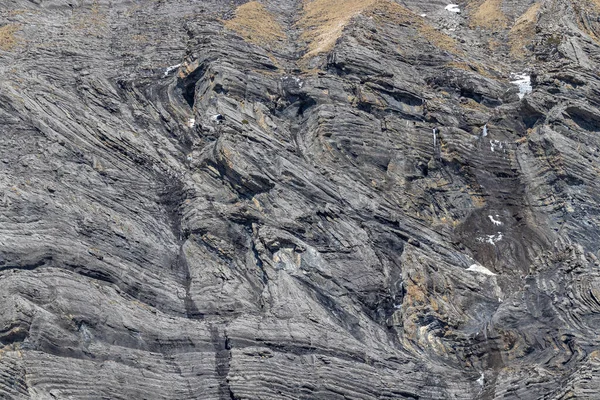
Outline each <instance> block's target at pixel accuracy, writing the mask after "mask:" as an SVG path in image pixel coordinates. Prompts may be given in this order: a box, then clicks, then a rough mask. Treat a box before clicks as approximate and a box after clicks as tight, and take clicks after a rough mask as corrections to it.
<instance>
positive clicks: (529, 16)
mask: <svg viewBox="0 0 600 400" xmlns="http://www.w3.org/2000/svg"><path fill="white" fill-rule="evenodd" d="M541 7H542V4H541V3H535V4H533V5H532V6H531V7H529V9H528V10H527V11H525V13H524V14H523V15H521V16H520V17H519V18H518V19H517V20H516V21H515V24H514V25H513V27H512V28H511V29H510V32H509V37H510V48H511V50H510V52H511V54H512V55H513V56H514V57H523V56H524V55H525V46H526V45H527V44H529V43H531V41H533V39H534V38H535V26H536V24H537V20H538V15H539V12H540V9H541Z"/></svg>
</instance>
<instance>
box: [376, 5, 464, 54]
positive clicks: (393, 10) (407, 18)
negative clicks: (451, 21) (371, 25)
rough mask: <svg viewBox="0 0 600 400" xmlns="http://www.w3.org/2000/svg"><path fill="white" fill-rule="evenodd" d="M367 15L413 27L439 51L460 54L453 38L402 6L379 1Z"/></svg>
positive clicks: (380, 20)
mask: <svg viewBox="0 0 600 400" xmlns="http://www.w3.org/2000/svg"><path fill="white" fill-rule="evenodd" d="M366 15H368V16H370V17H373V18H374V19H375V20H376V21H379V22H393V23H395V24H398V25H408V26H412V27H414V28H415V29H416V30H417V32H418V33H419V34H420V35H421V36H422V37H424V38H425V39H427V40H428V41H429V42H430V43H431V44H432V45H433V46H435V47H437V48H438V49H441V50H444V51H447V52H449V53H459V52H460V51H459V50H458V48H457V47H456V41H455V40H454V39H453V38H451V37H450V36H448V35H446V34H444V33H442V32H440V31H438V30H437V29H435V28H434V27H433V26H431V25H429V24H428V23H427V22H426V21H425V19H423V18H422V17H420V16H418V15H416V14H415V13H414V12H412V11H411V10H409V9H408V8H406V7H403V6H401V5H400V4H397V3H394V2H391V1H388V0H378V1H375V2H374V3H373V4H372V5H371V7H369V9H368V11H367V13H366Z"/></svg>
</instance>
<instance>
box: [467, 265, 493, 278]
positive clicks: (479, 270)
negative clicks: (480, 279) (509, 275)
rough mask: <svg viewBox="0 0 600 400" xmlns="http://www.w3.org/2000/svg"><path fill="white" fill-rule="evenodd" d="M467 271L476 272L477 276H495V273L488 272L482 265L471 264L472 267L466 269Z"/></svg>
mask: <svg viewBox="0 0 600 400" xmlns="http://www.w3.org/2000/svg"><path fill="white" fill-rule="evenodd" d="M467 271H471V272H477V273H479V274H484V275H489V276H495V275H496V274H495V273H493V272H492V271H490V270H489V269H487V268H486V267H484V266H483V265H479V264H473V265H471V266H470V267H469V268H467Z"/></svg>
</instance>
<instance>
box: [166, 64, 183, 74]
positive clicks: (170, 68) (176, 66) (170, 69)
mask: <svg viewBox="0 0 600 400" xmlns="http://www.w3.org/2000/svg"><path fill="white" fill-rule="evenodd" d="M179 67H181V64H177V65H171V66H170V67H167V69H166V70H165V76H169V74H170V73H171V72H173V71H175V70H176V69H177V68H179Z"/></svg>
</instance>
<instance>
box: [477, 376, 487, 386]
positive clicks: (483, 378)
mask: <svg viewBox="0 0 600 400" xmlns="http://www.w3.org/2000/svg"><path fill="white" fill-rule="evenodd" d="M476 382H477V383H479V386H481V387H483V384H484V383H485V375H484V374H483V372H482V373H481V376H480V377H479V379H477V381H476Z"/></svg>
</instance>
